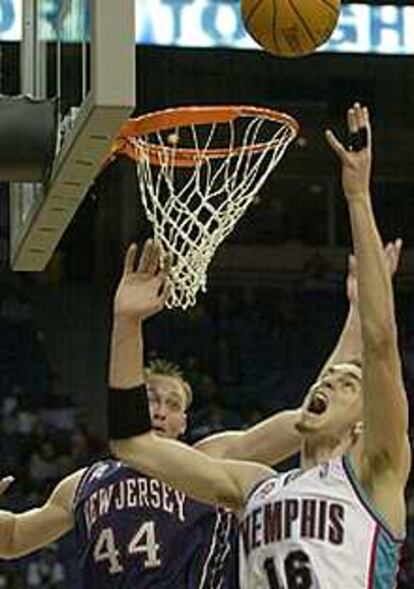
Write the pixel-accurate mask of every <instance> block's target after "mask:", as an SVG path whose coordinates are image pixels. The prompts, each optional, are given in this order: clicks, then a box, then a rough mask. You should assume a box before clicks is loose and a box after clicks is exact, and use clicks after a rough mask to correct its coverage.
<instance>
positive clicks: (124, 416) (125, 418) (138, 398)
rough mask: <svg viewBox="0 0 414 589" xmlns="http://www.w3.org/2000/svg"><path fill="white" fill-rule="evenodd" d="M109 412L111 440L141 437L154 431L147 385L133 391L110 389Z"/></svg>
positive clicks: (109, 434)
mask: <svg viewBox="0 0 414 589" xmlns="http://www.w3.org/2000/svg"><path fill="white" fill-rule="evenodd" d="M107 411H108V436H109V439H110V440H122V439H124V438H131V437H132V436H139V435H140V434H145V433H146V432H149V431H150V430H151V429H152V425H151V416H150V412H149V406H148V396H147V387H146V386H145V384H142V385H140V386H138V387H136V388H133V389H122V390H121V389H111V388H108V407H107Z"/></svg>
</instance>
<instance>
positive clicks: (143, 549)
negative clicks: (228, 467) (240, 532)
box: [74, 459, 237, 589]
mask: <svg viewBox="0 0 414 589" xmlns="http://www.w3.org/2000/svg"><path fill="white" fill-rule="evenodd" d="M74 516H75V528H76V534H77V541H78V542H77V544H78V547H79V548H78V551H79V564H80V572H81V576H82V585H83V589H121V588H122V589H155V588H156V589H173V588H174V589H235V588H236V585H237V583H236V574H235V570H236V563H235V561H236V555H235V550H234V546H235V544H236V540H235V522H234V517H233V516H232V515H231V514H230V513H229V512H228V511H225V510H223V509H220V508H214V507H211V506H209V505H205V504H203V503H199V502H197V501H193V500H191V499H189V498H188V497H186V495H185V494H184V493H182V492H181V491H177V490H175V489H172V488H171V487H170V486H169V485H167V484H165V483H162V482H160V481H158V480H157V479H153V478H150V477H148V476H146V475H144V474H141V473H139V472H137V471H136V470H134V469H132V468H130V467H128V466H125V465H124V464H122V463H121V462H117V461H115V460H110V459H108V460H104V461H102V462H98V463H96V464H94V465H92V466H91V467H90V468H88V470H87V471H86V472H85V474H84V475H83V477H82V479H81V481H80V483H79V486H78V489H77V491H76V495H75V500H74Z"/></svg>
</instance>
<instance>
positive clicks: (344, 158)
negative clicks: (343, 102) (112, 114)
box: [326, 102, 372, 202]
mask: <svg viewBox="0 0 414 589" xmlns="http://www.w3.org/2000/svg"><path fill="white" fill-rule="evenodd" d="M347 122H348V131H349V139H348V144H347V146H346V147H345V146H344V145H343V144H342V143H341V142H340V141H339V140H338V139H337V137H336V136H335V135H334V133H333V132H332V131H331V130H328V131H326V139H327V141H328V143H329V145H330V146H331V148H332V149H333V151H334V152H335V153H336V154H337V156H338V157H339V158H340V160H341V162H342V185H343V189H344V193H345V197H346V198H347V200H348V201H360V202H367V201H368V200H369V184H370V177H371V162H372V153H371V152H372V148H371V124H370V121H369V112H368V108H367V107H366V106H364V107H363V106H361V105H360V104H359V103H358V102H356V103H355V104H354V105H353V106H352V107H351V108H349V109H348V113H347Z"/></svg>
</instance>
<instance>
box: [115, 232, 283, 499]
mask: <svg viewBox="0 0 414 589" xmlns="http://www.w3.org/2000/svg"><path fill="white" fill-rule="evenodd" d="M136 254H137V250H136V247H135V246H131V248H130V249H129V250H128V253H127V255H126V258H125V264H124V272H123V276H122V279H121V282H120V285H119V287H118V290H117V294H116V296H115V301H114V326H113V330H112V340H111V356H110V367H109V387H110V395H111V398H112V401H110V405H111V407H115V410H116V412H117V415H118V416H119V422H118V423H115V429H116V432H117V434H116V436H115V438H113V439H111V440H110V447H111V450H112V452H113V454H114V455H115V456H117V457H118V458H119V459H121V460H123V461H124V462H126V463H128V464H130V465H131V466H132V467H134V468H136V469H138V470H140V471H143V472H145V473H146V474H148V475H150V476H153V477H156V478H159V479H161V480H164V481H166V482H167V483H169V484H170V485H172V486H173V487H176V488H178V489H181V490H182V491H184V492H185V493H187V494H188V495H190V496H192V497H194V498H195V499H198V500H200V501H205V502H209V503H213V504H217V503H220V504H223V505H226V506H228V507H231V508H232V509H234V510H238V509H240V508H241V507H242V504H243V501H244V498H245V496H246V494H247V493H248V490H249V489H250V487H251V485H252V483H253V482H254V481H256V480H258V479H259V478H263V477H264V476H268V475H270V474H272V471H271V470H270V469H267V468H266V467H263V466H260V465H255V464H244V463H236V462H231V461H224V460H215V459H213V458H210V457H209V456H206V455H204V454H203V453H201V452H198V451H197V450H194V449H192V448H189V447H188V446H186V445H184V444H181V443H179V442H176V441H175V440H167V439H163V438H161V437H160V436H157V435H155V434H153V433H152V432H151V431H150V429H151V423H150V418H149V413H148V407H147V395H146V391H145V386H144V367H143V349H142V339H141V338H142V336H141V329H140V321H141V320H142V318H145V317H148V316H150V315H152V314H154V313H156V312H157V311H158V310H159V309H161V308H162V307H163V305H164V301H165V298H166V294H167V292H166V282H167V278H168V264H167V266H165V265H164V268H163V269H161V264H160V249H159V247H158V246H157V244H156V243H154V242H152V241H149V242H147V244H146V245H145V248H144V251H143V254H142V255H141V258H140V262H139V264H138V268H137V269H135V258H136ZM134 317H135V318H137V317H139V318H140V319H139V321H138V322H137V323H136V324H135V325H134V321H133V318H134ZM127 397H128V398H132V403H131V405H130V407H131V411H134V410H135V409H136V407H137V406H138V405H139V406H140V411H139V412H138V413H137V415H136V424H134V419H135V417H134V418H133V419H127V418H128V413H129V412H128V410H125V409H124V408H123V406H122V403H123V401H124V400H125V399H127ZM113 418H114V412H111V413H110V422H111V419H112V422H111V423H112V425H111V423H110V425H109V432H110V435H111V432H112V435H114V434H113V431H114V429H113V428H114V421H115V420H114V419H113ZM121 421H122V423H120V422H121ZM140 422H144V424H145V426H144V427H142V423H140ZM135 425H136V427H135ZM123 430H125V431H127V430H128V434H124V433H123ZM134 430H135V431H134ZM139 434H140V435H139Z"/></svg>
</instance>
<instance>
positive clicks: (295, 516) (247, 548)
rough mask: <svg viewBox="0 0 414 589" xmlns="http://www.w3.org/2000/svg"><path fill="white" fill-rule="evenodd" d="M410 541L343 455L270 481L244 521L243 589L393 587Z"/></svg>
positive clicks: (258, 491)
mask: <svg viewBox="0 0 414 589" xmlns="http://www.w3.org/2000/svg"><path fill="white" fill-rule="evenodd" d="M401 546H402V540H401V539H398V538H395V537H394V536H393V534H392V532H391V531H390V529H389V528H388V527H387V525H386V524H385V522H384V521H383V520H382V519H381V516H380V515H379V514H378V513H376V512H375V509H374V508H373V506H372V503H370V501H369V499H368V497H367V495H366V494H365V493H364V491H363V489H362V487H361V485H360V484H359V483H358V481H357V479H356V477H355V474H354V472H353V470H352V466H351V463H350V458H349V457H348V456H347V457H340V458H336V459H334V460H330V461H329V462H324V463H322V464H320V465H318V466H316V467H314V468H312V469H310V470H307V471H300V470H293V471H290V472H287V473H283V474H276V475H275V476H273V477H270V478H268V479H265V480H264V481H262V482H261V483H259V485H257V486H256V487H255V488H254V489H253V491H252V492H251V494H250V496H249V499H248V501H247V504H246V507H245V510H244V512H243V516H242V520H241V530H240V584H241V587H242V588H243V589H393V588H394V587H395V586H396V575H397V572H398V561H399V555H400V549H401Z"/></svg>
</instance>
